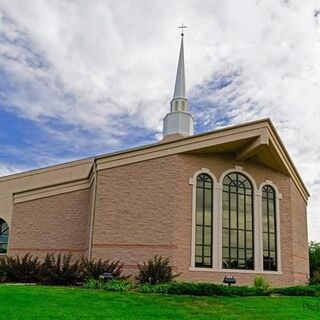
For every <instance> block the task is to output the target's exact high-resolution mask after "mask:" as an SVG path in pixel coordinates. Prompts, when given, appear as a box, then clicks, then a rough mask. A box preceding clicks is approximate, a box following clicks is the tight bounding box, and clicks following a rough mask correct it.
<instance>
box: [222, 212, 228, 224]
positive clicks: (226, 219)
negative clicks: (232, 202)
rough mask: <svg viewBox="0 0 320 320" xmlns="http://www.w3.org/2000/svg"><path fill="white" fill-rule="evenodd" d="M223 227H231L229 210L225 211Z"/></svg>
mask: <svg viewBox="0 0 320 320" xmlns="http://www.w3.org/2000/svg"><path fill="white" fill-rule="evenodd" d="M222 225H223V227H229V212H228V211H223V221H222Z"/></svg>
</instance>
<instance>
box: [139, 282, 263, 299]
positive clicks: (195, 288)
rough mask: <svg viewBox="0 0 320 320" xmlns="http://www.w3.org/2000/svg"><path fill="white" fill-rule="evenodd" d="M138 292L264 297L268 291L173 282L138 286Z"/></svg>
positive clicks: (211, 284) (253, 288)
mask: <svg viewBox="0 0 320 320" xmlns="http://www.w3.org/2000/svg"><path fill="white" fill-rule="evenodd" d="M138 291H139V292H144V293H167V294H183V295H193V296H243V297H244V296H266V295H269V291H268V290H265V289H262V288H255V287H246V286H234V287H227V286H224V285H220V284H213V283H189V282H175V283H168V284H159V285H147V284H144V285H140V286H139V287H138Z"/></svg>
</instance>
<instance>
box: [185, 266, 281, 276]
mask: <svg viewBox="0 0 320 320" xmlns="http://www.w3.org/2000/svg"><path fill="white" fill-rule="evenodd" d="M189 271H199V272H214V273H248V274H264V275H268V274H270V275H282V271H257V270H241V269H220V270H216V269H212V268H195V267H190V268H189Z"/></svg>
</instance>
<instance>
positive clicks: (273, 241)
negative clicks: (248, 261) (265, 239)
mask: <svg viewBox="0 0 320 320" xmlns="http://www.w3.org/2000/svg"><path fill="white" fill-rule="evenodd" d="M269 249H270V250H275V236H274V234H270V248H269Z"/></svg>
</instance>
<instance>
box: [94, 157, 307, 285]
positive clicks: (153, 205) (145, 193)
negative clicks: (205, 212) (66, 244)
mask: <svg viewBox="0 0 320 320" xmlns="http://www.w3.org/2000/svg"><path fill="white" fill-rule="evenodd" d="M235 165H239V166H242V167H243V169H244V170H245V171H247V172H248V173H249V174H250V175H251V176H252V177H253V178H254V179H255V182H256V183H257V185H258V186H259V185H260V183H262V182H264V181H266V180H271V181H272V182H273V183H274V184H275V185H276V186H277V187H278V189H279V192H280V193H282V195H283V198H282V200H280V212H281V217H280V227H281V260H282V271H283V274H281V275H278V274H277V275H265V277H266V278H267V279H268V280H269V281H270V282H271V284H273V285H291V284H295V283H302V282H305V278H306V274H307V269H306V266H307V264H306V262H305V259H306V254H307V251H306V250H305V249H306V246H307V242H306V238H305V235H306V230H305V228H303V227H302V228H300V227H299V228H298V227H295V229H294V231H295V234H294V237H297V236H298V237H299V239H301V242H302V243H301V245H300V247H299V248H298V247H297V249H296V250H295V251H294V250H293V246H296V241H295V242H294V241H293V228H294V226H298V225H299V223H300V222H301V221H302V222H303V225H304V226H305V224H306V215H305V204H304V203H303V201H302V199H301V197H300V195H299V194H296V193H294V194H292V193H293V190H292V183H291V180H290V178H289V177H288V176H286V175H284V174H281V173H279V172H276V171H274V170H271V169H269V168H266V167H264V166H261V165H259V164H257V163H255V162H253V161H245V162H236V161H234V160H233V159H232V157H231V156H228V155H225V156H219V155H212V154H210V155H200V154H199V155H191V154H190V155H174V156H168V157H163V158H159V159H154V160H149V161H144V162H139V163H134V164H131V165H125V166H122V167H116V168H112V169H107V170H103V171H99V172H98V190H97V202H96V213H95V224H94V239H93V255H94V256H96V257H102V258H111V259H120V260H121V261H123V262H124V263H125V269H126V271H127V273H130V274H135V272H136V270H137V268H136V264H137V262H142V261H143V260H146V259H149V258H151V257H152V256H153V255H155V254H160V255H163V256H170V257H171V258H172V263H173V265H174V267H175V269H176V270H177V271H178V272H182V274H181V276H180V278H181V279H183V280H187V281H210V282H221V281H222V279H223V277H224V276H225V275H226V274H225V273H219V272H199V271H190V270H189V267H190V261H191V223H192V186H191V185H190V184H189V178H191V177H192V176H193V174H194V172H196V171H197V170H199V169H201V168H208V169H210V171H211V172H212V173H213V174H214V175H215V176H216V177H217V178H218V179H219V178H220V175H221V174H222V173H223V172H224V171H225V170H227V169H232V168H234V167H235ZM296 192H297V191H296ZM293 197H294V198H295V199H298V200H297V201H298V202H299V208H300V209H301V210H302V209H303V210H304V211H303V213H304V214H303V215H302V216H301V218H300V221H298V220H297V219H296V218H294V219H293V215H295V216H296V209H294V208H292V207H293V206H295V205H296V204H295V203H293V200H292V198H293ZM300 233H303V234H301V237H300ZM301 250H302V251H303V254H300V257H302V262H300V266H299V267H298V266H297V265H298V263H299V262H298V260H299V258H298V256H299V254H296V252H298V251H300V253H301ZM294 257H295V258H294ZM297 270H299V277H298V276H297V272H298V271H297ZM230 274H232V275H235V276H237V278H238V282H239V283H240V284H248V283H249V284H252V281H253V278H254V276H255V275H254V274H241V273H237V272H233V271H232V272H230ZM298 278H299V279H298Z"/></svg>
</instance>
